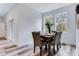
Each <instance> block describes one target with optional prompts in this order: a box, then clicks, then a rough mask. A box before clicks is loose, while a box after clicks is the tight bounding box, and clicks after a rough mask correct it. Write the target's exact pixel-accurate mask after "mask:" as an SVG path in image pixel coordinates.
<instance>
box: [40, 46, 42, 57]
mask: <svg viewBox="0 0 79 59" xmlns="http://www.w3.org/2000/svg"><path fill="white" fill-rule="evenodd" d="M41 55H42V47H40V56H41Z"/></svg>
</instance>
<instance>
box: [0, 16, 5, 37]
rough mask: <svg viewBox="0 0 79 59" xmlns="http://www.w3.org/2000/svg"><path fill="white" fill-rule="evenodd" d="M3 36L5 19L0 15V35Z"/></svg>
mask: <svg viewBox="0 0 79 59" xmlns="http://www.w3.org/2000/svg"><path fill="white" fill-rule="evenodd" d="M2 36H5V20H4V17H1V16H0V37H2Z"/></svg>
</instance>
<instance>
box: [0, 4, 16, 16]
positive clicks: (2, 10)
mask: <svg viewBox="0 0 79 59" xmlns="http://www.w3.org/2000/svg"><path fill="white" fill-rule="evenodd" d="M14 5H15V4H13V3H0V16H5V15H6V14H7V13H8V11H10V9H11V8H12V7H13V6H14Z"/></svg>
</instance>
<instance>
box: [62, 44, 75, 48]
mask: <svg viewBox="0 0 79 59" xmlns="http://www.w3.org/2000/svg"><path fill="white" fill-rule="evenodd" d="M61 44H62V45H70V46H73V47H75V48H76V45H72V44H67V43H61Z"/></svg>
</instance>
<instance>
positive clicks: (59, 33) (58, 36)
mask: <svg viewBox="0 0 79 59" xmlns="http://www.w3.org/2000/svg"><path fill="white" fill-rule="evenodd" d="M61 35H62V32H57V34H56V36H55V43H56V44H57V43H59V42H61V40H60V39H61Z"/></svg>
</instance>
